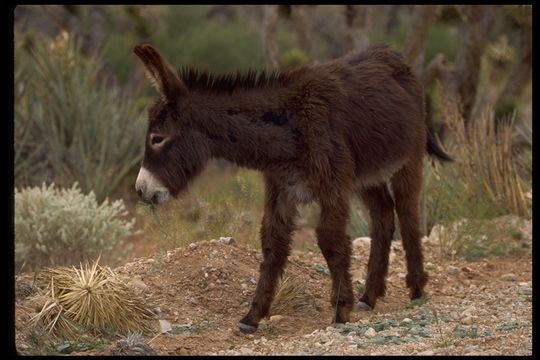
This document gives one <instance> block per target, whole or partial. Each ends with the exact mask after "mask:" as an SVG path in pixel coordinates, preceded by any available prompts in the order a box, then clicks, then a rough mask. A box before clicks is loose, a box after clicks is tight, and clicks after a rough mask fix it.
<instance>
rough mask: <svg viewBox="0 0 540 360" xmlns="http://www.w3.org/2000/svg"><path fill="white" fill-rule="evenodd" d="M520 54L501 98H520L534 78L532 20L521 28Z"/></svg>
mask: <svg viewBox="0 0 540 360" xmlns="http://www.w3.org/2000/svg"><path fill="white" fill-rule="evenodd" d="M518 56H519V58H518V60H517V62H516V63H515V65H514V67H513V69H512V73H511V75H510V78H509V79H508V82H507V83H506V86H505V88H504V90H503V92H502V94H501V96H500V97H499V99H504V98H507V97H514V98H519V97H520V96H521V94H523V91H524V90H525V88H526V87H527V85H528V84H529V81H531V80H532V27H531V22H530V20H529V21H528V22H523V23H522V24H521V27H520V29H519V50H518Z"/></svg>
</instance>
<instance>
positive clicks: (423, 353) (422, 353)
mask: <svg viewBox="0 0 540 360" xmlns="http://www.w3.org/2000/svg"><path fill="white" fill-rule="evenodd" d="M416 355H435V352H434V351H433V350H424V351H422V352H419V353H418V354H416Z"/></svg>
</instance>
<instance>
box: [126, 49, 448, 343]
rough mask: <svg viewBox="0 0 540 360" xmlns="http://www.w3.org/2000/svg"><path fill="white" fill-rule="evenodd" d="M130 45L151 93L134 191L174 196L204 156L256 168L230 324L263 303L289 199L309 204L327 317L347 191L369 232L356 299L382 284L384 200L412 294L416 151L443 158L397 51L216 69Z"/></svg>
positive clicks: (339, 270) (293, 208)
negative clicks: (243, 287)
mask: <svg viewBox="0 0 540 360" xmlns="http://www.w3.org/2000/svg"><path fill="white" fill-rule="evenodd" d="M133 51H134V53H135V54H136V55H137V56H138V57H139V58H140V59H141V60H142V62H143V63H144V66H145V68H146V71H147V75H148V77H149V78H150V80H151V81H152V82H153V84H154V86H155V87H156V89H157V90H158V92H159V94H160V95H161V98H160V99H159V100H158V101H156V102H155V103H154V104H153V105H152V106H151V107H149V110H148V114H149V124H148V132H147V135H146V143H145V153H144V158H143V160H142V164H141V169H140V172H139V175H138V177H137V180H136V184H135V188H136V190H137V192H138V194H139V196H140V197H141V198H142V200H143V201H145V202H149V203H153V204H160V203H163V202H165V201H167V200H168V199H169V197H171V196H173V197H177V196H178V194H179V193H181V192H182V190H184V189H185V188H186V187H187V186H188V183H189V182H190V181H192V180H193V179H194V178H195V177H196V176H197V175H198V174H199V173H200V172H201V171H202V170H203V168H204V166H205V164H206V163H207V162H208V160H209V159H211V158H223V159H226V160H229V161H231V162H233V163H235V164H237V165H239V166H243V167H248V168H252V169H257V170H259V171H261V172H262V174H263V178H264V185H265V205H264V216H263V219H262V225H261V230H260V237H261V247H262V253H263V261H262V264H261V266H260V276H259V280H258V284H257V288H256V291H255V295H254V299H253V301H252V303H251V306H250V309H249V311H248V312H247V314H246V315H245V316H244V317H243V318H242V319H241V320H240V323H239V327H240V330H241V331H242V332H244V333H251V332H254V331H256V329H257V327H258V324H259V321H260V320H261V319H262V318H264V317H266V316H267V315H268V311H269V308H270V305H271V302H272V300H273V298H274V292H275V288H276V283H277V281H278V280H279V278H280V277H281V276H282V274H283V271H284V267H285V263H286V261H287V256H288V255H289V253H290V245H291V233H292V232H293V231H294V230H295V217H296V216H297V205H299V204H306V203H309V202H311V201H317V202H318V203H319V205H320V210H321V212H320V219H319V223H318V226H317V228H316V234H317V243H318V246H319V247H320V249H321V251H322V253H323V256H324V258H325V260H326V262H327V264H328V267H329V269H330V272H331V277H332V292H331V299H330V300H331V303H332V305H334V306H335V307H336V308H335V318H334V322H336V323H345V322H347V321H349V318H350V312H351V310H352V309H353V305H354V295H353V289H352V283H351V276H350V273H349V268H350V262H351V260H350V258H351V240H350V237H349V236H348V235H347V233H346V225H347V222H348V220H349V204H350V200H351V197H352V196H354V195H355V196H358V197H359V198H360V199H361V200H362V202H363V203H364V204H365V206H366V208H367V209H368V212H369V217H370V235H371V238H372V242H371V250H370V254H369V262H368V266H367V280H366V286H365V291H364V293H363V294H362V295H361V297H360V299H359V301H358V302H357V304H356V308H357V309H359V310H362V309H363V310H370V309H373V307H374V306H375V304H376V302H377V299H378V298H380V297H381V296H383V295H384V294H385V290H386V275H387V271H388V258H389V251H390V242H391V240H392V235H393V233H394V208H395V210H396V212H397V215H398V219H399V221H400V224H401V236H402V241H403V246H404V249H405V252H406V260H407V272H408V274H407V277H406V285H407V287H408V288H409V289H410V298H411V299H416V298H418V297H420V296H422V295H423V289H424V285H425V284H426V282H427V279H428V275H427V274H426V272H425V271H424V267H423V255H422V248H421V241H420V238H421V232H420V224H419V215H420V206H419V196H420V191H421V187H422V167H423V166H422V159H423V156H424V153H425V152H427V153H429V154H431V155H434V156H435V157H437V158H439V159H440V160H443V161H451V158H450V157H449V156H448V155H447V154H446V153H445V152H444V150H443V149H442V148H441V147H440V146H439V145H438V144H437V142H436V141H435V139H434V137H433V136H432V135H431V134H430V133H429V131H428V129H427V127H426V124H425V121H424V96H423V88H422V84H421V83H420V81H419V79H418V77H417V76H416V75H415V74H414V73H413V72H412V70H411V68H410V67H409V66H407V65H406V64H405V63H404V60H403V57H402V55H401V54H400V53H399V52H397V51H395V50H392V49H390V48H389V47H388V46H383V45H379V46H371V47H368V48H366V49H364V50H363V51H360V52H351V53H349V54H347V55H346V56H344V57H341V58H338V59H336V60H333V61H329V62H326V63H322V64H317V65H313V66H305V67H299V68H296V69H293V70H291V71H288V72H281V73H279V72H273V73H266V72H259V73H256V72H248V73H247V74H243V75H242V74H239V73H237V74H235V75H219V76H216V75H212V74H208V73H206V72H201V71H197V70H194V69H191V68H183V69H181V70H180V71H179V72H178V74H176V73H174V72H173V71H172V70H171V68H170V67H169V65H168V64H167V63H166V62H165V61H164V60H163V59H162V57H161V56H160V55H159V53H158V52H157V51H156V50H155V49H154V48H153V47H152V46H151V45H148V44H142V45H138V46H136V47H135V48H134V50H133ZM389 184H390V185H391V188H392V194H391V193H390V190H389V187H388V185H389Z"/></svg>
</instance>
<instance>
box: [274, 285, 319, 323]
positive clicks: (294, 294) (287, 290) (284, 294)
mask: <svg viewBox="0 0 540 360" xmlns="http://www.w3.org/2000/svg"><path fill="white" fill-rule="evenodd" d="M311 303H312V299H311V296H309V294H308V293H306V292H305V290H304V288H303V286H302V283H301V282H300V281H299V280H298V279H295V278H293V277H291V276H283V277H282V278H281V280H280V281H279V283H278V285H277V290H276V295H275V297H274V301H273V302H272V306H271V307H270V312H269V314H268V316H272V315H287V314H291V313H293V312H294V313H295V314H296V313H301V312H303V311H305V310H307V309H308V308H309V307H310V306H311Z"/></svg>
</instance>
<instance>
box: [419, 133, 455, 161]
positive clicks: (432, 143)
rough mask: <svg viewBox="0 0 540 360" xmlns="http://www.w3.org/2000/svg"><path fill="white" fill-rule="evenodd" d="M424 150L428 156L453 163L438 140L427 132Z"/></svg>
mask: <svg viewBox="0 0 540 360" xmlns="http://www.w3.org/2000/svg"><path fill="white" fill-rule="evenodd" d="M426 150H427V152H428V154H430V155H433V156H435V157H437V158H438V159H439V160H441V161H449V162H451V161H454V159H452V158H451V157H450V155H448V154H447V153H446V152H445V151H444V150H443V149H442V147H441V145H440V142H439V139H438V138H437V137H436V136H435V135H433V134H432V133H431V132H430V131H429V130H428V131H427V143H426Z"/></svg>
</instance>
